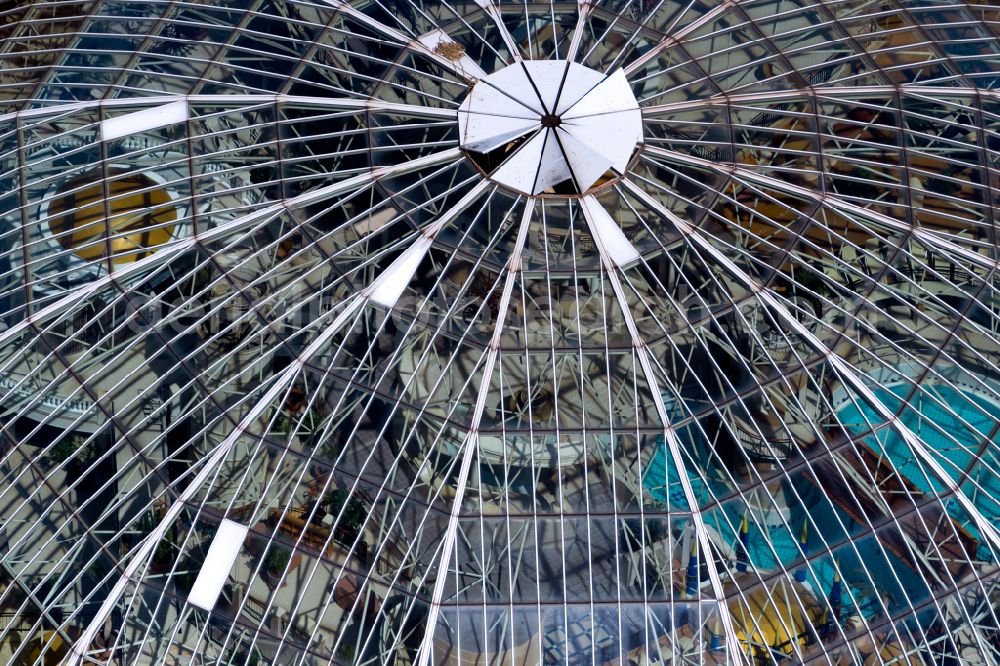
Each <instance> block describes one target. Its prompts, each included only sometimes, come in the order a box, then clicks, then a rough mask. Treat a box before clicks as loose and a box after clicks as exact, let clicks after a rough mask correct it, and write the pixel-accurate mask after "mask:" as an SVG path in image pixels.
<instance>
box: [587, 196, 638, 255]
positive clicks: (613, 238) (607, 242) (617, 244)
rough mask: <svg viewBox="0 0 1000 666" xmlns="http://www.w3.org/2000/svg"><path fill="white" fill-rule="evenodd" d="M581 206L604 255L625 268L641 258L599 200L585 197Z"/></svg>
mask: <svg viewBox="0 0 1000 666" xmlns="http://www.w3.org/2000/svg"><path fill="white" fill-rule="evenodd" d="M580 205H581V206H582V207H583V214H584V216H585V217H586V218H587V224H588V226H589V227H590V233H591V234H592V235H593V236H594V240H596V241H597V243H598V246H599V249H600V251H601V254H602V255H605V256H606V257H607V258H608V259H609V260H610V261H611V263H613V264H614V265H615V266H619V267H624V266H626V265H628V264H630V263H632V262H633V261H635V260H636V259H638V258H639V251H638V250H636V249H635V246H633V245H632V243H631V242H630V241H629V239H628V238H627V237H626V236H625V232H624V231H622V228H621V227H620V226H618V223H617V222H615V221H614V219H613V218H612V217H611V215H610V214H609V213H608V211H606V210H605V209H604V206H602V205H601V203H600V202H599V201H598V200H597V199H595V198H594V197H593V196H586V197H583V198H582V199H580Z"/></svg>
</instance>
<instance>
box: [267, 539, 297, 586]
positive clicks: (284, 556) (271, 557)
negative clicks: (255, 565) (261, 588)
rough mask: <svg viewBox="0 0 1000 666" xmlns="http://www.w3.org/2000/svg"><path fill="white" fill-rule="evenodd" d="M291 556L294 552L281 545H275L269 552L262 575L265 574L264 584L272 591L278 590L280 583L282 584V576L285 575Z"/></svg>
mask: <svg viewBox="0 0 1000 666" xmlns="http://www.w3.org/2000/svg"><path fill="white" fill-rule="evenodd" d="M291 556H292V552H291V551H290V550H289V549H288V548H287V547H286V546H282V545H281V544H273V545H272V546H271V548H270V550H268V551H267V555H266V556H265V557H264V566H263V567H262V568H263V572H262V573H263V574H264V576H263V577H264V582H265V583H267V586H268V587H269V588H271V589H272V590H273V589H275V588H277V587H278V583H280V582H281V576H282V575H283V574H284V573H285V569H286V568H287V567H288V562H289V561H290V560H291Z"/></svg>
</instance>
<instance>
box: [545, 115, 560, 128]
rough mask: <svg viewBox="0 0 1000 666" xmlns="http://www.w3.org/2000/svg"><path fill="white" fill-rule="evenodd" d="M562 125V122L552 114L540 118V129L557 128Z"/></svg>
mask: <svg viewBox="0 0 1000 666" xmlns="http://www.w3.org/2000/svg"><path fill="white" fill-rule="evenodd" d="M561 124H562V120H560V119H559V116H557V115H555V114H553V113H546V114H545V115H544V116H542V127H559V125H561Z"/></svg>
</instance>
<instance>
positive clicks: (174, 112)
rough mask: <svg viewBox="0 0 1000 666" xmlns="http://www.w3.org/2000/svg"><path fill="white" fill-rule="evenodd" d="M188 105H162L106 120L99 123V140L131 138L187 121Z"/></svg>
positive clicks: (183, 103) (183, 101) (185, 103)
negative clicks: (134, 135)
mask: <svg viewBox="0 0 1000 666" xmlns="http://www.w3.org/2000/svg"><path fill="white" fill-rule="evenodd" d="M188 115H189V111H188V103H187V101H186V100H181V101H179V102H171V103H169V104H163V105H161V106H156V107H153V108H151V109H143V110H142V111H136V112H134V113H126V114H125V115H123V116H116V117H114V118H108V119H107V120H105V121H103V122H101V139H103V140H104V141H112V140H114V139H120V138H121V137H123V136H132V135H133V134H139V133H140V132H148V131H149V130H152V129H157V128H160V127H166V126H167V125H175V124H177V123H182V122H184V121H185V120H187V119H188Z"/></svg>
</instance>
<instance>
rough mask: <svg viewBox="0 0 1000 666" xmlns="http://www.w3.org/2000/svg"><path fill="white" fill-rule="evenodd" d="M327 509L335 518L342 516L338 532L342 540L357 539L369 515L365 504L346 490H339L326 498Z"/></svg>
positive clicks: (338, 524)
mask: <svg viewBox="0 0 1000 666" xmlns="http://www.w3.org/2000/svg"><path fill="white" fill-rule="evenodd" d="M326 509H327V511H328V512H330V513H331V514H333V515H334V516H337V515H339V516H340V520H339V521H338V523H337V531H338V532H339V534H340V536H341V537H342V538H345V539H351V540H353V539H355V538H357V536H358V534H359V533H360V532H361V526H362V525H363V524H364V522H365V516H366V515H367V509H365V504H364V502H362V501H361V500H360V499H359V498H357V497H354V496H353V495H352V494H351V493H349V492H348V491H347V490H346V489H344V488H337V489H336V490H334V491H333V492H332V493H330V494H328V495H327V496H326ZM341 512H342V513H341Z"/></svg>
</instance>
